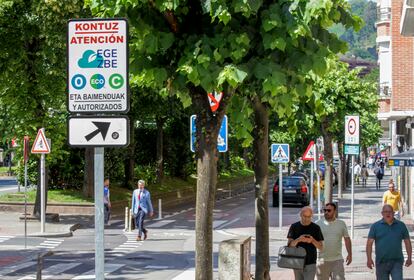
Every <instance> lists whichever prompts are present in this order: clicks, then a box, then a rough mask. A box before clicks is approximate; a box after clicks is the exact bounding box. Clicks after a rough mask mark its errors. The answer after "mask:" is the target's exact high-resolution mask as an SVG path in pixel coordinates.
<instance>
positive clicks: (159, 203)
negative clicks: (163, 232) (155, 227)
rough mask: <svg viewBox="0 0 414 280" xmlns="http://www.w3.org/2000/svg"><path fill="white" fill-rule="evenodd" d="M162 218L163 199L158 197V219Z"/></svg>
mask: <svg viewBox="0 0 414 280" xmlns="http://www.w3.org/2000/svg"><path fill="white" fill-rule="evenodd" d="M161 219H162V200H161V198H159V199H158V220H161Z"/></svg>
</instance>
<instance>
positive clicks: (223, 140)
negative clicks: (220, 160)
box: [190, 115, 228, 153]
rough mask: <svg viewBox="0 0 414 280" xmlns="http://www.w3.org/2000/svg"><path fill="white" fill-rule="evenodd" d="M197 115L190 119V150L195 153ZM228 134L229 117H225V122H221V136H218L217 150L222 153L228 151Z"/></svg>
mask: <svg viewBox="0 0 414 280" xmlns="http://www.w3.org/2000/svg"><path fill="white" fill-rule="evenodd" d="M195 121H196V115H192V116H191V118H190V134H191V135H190V138H191V140H190V149H191V151H192V152H193V153H194V152H195V140H196V123H195ZM227 139H228V132H227V116H226V115H224V117H223V121H222V122H221V127H220V131H219V135H218V136H217V150H218V151H219V152H220V153H225V152H227V149H228V144H227V143H228V141H227Z"/></svg>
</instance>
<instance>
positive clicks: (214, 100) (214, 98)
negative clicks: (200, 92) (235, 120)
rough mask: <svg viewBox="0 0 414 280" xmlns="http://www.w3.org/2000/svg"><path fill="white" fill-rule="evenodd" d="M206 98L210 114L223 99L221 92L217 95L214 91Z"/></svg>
mask: <svg viewBox="0 0 414 280" xmlns="http://www.w3.org/2000/svg"><path fill="white" fill-rule="evenodd" d="M207 96H208V101H209V102H210V108H211V112H213V113H214V112H215V111H217V109H218V108H219V106H220V101H221V99H222V98H223V92H219V93H218V92H216V91H214V92H213V93H207Z"/></svg>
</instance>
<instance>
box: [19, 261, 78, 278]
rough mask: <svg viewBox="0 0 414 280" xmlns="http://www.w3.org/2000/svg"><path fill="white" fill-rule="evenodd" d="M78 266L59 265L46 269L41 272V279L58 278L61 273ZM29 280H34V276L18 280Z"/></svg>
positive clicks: (76, 264)
mask: <svg viewBox="0 0 414 280" xmlns="http://www.w3.org/2000/svg"><path fill="white" fill-rule="evenodd" d="M78 265H81V263H59V264H55V265H52V266H49V267H48V268H46V269H44V270H43V271H42V279H48V278H52V277H54V276H59V275H60V274H62V272H65V271H67V270H70V269H72V268H74V267H76V266H78ZM31 279H36V274H31V275H27V276H25V277H22V278H19V279H18V280H31Z"/></svg>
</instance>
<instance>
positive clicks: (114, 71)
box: [67, 19, 129, 113]
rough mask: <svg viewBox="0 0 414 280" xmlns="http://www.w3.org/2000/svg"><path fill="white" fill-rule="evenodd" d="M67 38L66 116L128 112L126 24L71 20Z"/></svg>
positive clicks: (112, 21) (114, 20) (122, 20)
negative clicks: (72, 114) (71, 114)
mask: <svg viewBox="0 0 414 280" xmlns="http://www.w3.org/2000/svg"><path fill="white" fill-rule="evenodd" d="M67 36H68V37H67V47H68V54H67V55H68V77H67V81H68V82H67V83H68V91H69V92H68V110H69V112H71V113H109V112H112V113H113V112H118V113H119V112H122V113H126V112H128V110H129V95H128V25H127V21H126V20H125V19H73V20H70V21H69V22H68V34H67Z"/></svg>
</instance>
